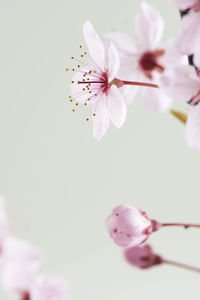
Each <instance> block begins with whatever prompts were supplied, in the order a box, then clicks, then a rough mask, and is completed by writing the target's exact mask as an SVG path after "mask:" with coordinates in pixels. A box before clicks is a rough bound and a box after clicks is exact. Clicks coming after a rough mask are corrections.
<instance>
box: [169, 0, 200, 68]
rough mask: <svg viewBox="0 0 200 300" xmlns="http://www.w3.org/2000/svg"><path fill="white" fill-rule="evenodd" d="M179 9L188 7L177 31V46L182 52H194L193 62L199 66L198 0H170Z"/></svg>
mask: <svg viewBox="0 0 200 300" xmlns="http://www.w3.org/2000/svg"><path fill="white" fill-rule="evenodd" d="M170 2H171V3H173V4H174V5H176V6H177V7H178V8H179V9H181V10H186V9H188V10H189V11H188V13H187V14H186V15H184V16H183V18H182V21H181V24H180V26H179V30H178V33H177V38H176V42H177V46H178V49H179V51H180V53H182V54H187V55H191V54H194V62H195V64H196V65H197V66H198V67H200V30H199V28H200V0H170Z"/></svg>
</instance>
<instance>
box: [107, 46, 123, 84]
mask: <svg viewBox="0 0 200 300" xmlns="http://www.w3.org/2000/svg"><path fill="white" fill-rule="evenodd" d="M119 67H120V59H119V54H118V51H117V49H116V47H115V46H114V44H113V43H111V45H110V47H109V50H108V79H109V82H111V81H112V80H113V79H114V78H115V76H116V75H117V72H118V70H119Z"/></svg>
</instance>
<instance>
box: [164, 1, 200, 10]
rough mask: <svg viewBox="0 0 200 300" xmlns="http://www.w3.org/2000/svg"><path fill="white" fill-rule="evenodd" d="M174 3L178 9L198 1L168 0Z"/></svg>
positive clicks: (188, 6)
mask: <svg viewBox="0 0 200 300" xmlns="http://www.w3.org/2000/svg"><path fill="white" fill-rule="evenodd" d="M168 1H169V2H171V3H172V4H174V5H176V6H177V7H178V8H179V9H183V10H184V9H187V8H190V7H191V6H193V5H195V4H197V3H198V0H168Z"/></svg>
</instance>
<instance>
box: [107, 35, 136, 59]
mask: <svg viewBox="0 0 200 300" xmlns="http://www.w3.org/2000/svg"><path fill="white" fill-rule="evenodd" d="M103 40H104V43H105V44H106V45H107V44H108V45H109V44H110V42H112V43H113V44H114V45H115V46H116V48H117V50H118V52H119V55H120V60H121V62H123V63H126V62H127V60H128V61H129V62H130V57H132V56H134V55H136V54H137V53H138V50H137V48H136V46H135V43H134V40H133V38H131V37H130V36H129V35H128V34H124V33H119V32H111V33H108V34H106V35H105V36H104V38H103Z"/></svg>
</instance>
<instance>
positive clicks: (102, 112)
mask: <svg viewBox="0 0 200 300" xmlns="http://www.w3.org/2000/svg"><path fill="white" fill-rule="evenodd" d="M105 101H106V100H105V96H101V97H100V96H99V99H98V100H97V104H96V105H95V108H94V110H93V113H94V114H95V116H94V117H93V135H94V137H95V138H96V139H97V140H100V139H101V138H102V137H103V136H104V134H105V133H106V131H107V130H108V127H109V115H108V109H107V106H106V103H105Z"/></svg>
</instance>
